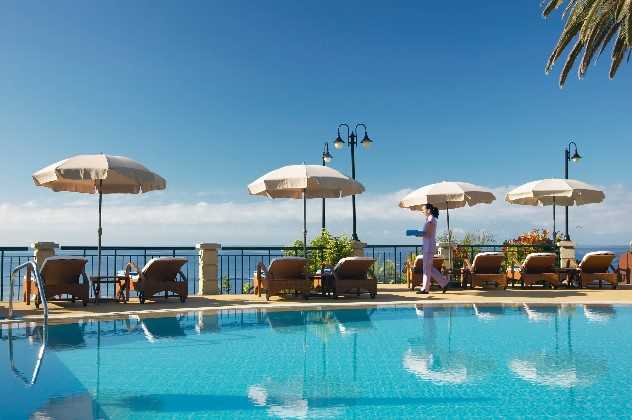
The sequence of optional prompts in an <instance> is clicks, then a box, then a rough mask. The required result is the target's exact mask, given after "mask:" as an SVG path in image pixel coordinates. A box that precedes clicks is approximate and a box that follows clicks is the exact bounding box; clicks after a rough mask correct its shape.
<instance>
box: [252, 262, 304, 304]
mask: <svg viewBox="0 0 632 420" xmlns="http://www.w3.org/2000/svg"><path fill="white" fill-rule="evenodd" d="M306 265H307V260H306V259H305V258H303V257H280V258H275V259H273V260H272V261H271V262H270V265H269V266H268V267H266V265H265V264H264V263H262V262H260V263H259V264H257V277H256V279H255V293H256V294H257V295H258V296H261V292H262V289H263V290H265V293H266V300H270V297H271V296H274V295H281V294H282V292H284V291H293V292H294V294H298V293H303V296H304V297H305V298H307V296H308V293H309V291H310V285H309V281H308V279H307V278H306V276H305V270H306Z"/></svg>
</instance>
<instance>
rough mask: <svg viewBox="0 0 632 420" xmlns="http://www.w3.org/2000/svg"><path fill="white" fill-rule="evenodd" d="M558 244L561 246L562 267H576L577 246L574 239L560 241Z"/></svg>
mask: <svg viewBox="0 0 632 420" xmlns="http://www.w3.org/2000/svg"><path fill="white" fill-rule="evenodd" d="M557 246H559V247H560V267H562V268H567V267H576V266H577V260H576V258H577V257H576V255H577V254H576V252H575V251H576V247H575V242H573V241H559V242H558V243H557Z"/></svg>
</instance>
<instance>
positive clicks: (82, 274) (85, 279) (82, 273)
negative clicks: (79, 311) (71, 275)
mask: <svg viewBox="0 0 632 420" xmlns="http://www.w3.org/2000/svg"><path fill="white" fill-rule="evenodd" d="M81 277H83V283H84V284H87V285H88V287H89V288H92V281H90V277H88V275H87V274H86V270H85V269H83V270H81Z"/></svg>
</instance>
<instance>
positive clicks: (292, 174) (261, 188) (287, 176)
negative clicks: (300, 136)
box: [248, 164, 364, 256]
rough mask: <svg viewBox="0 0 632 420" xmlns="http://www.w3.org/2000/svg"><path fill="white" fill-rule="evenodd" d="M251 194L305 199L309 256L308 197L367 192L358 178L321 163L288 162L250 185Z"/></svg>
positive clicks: (339, 195) (334, 196) (329, 196)
mask: <svg viewBox="0 0 632 420" xmlns="http://www.w3.org/2000/svg"><path fill="white" fill-rule="evenodd" d="M248 192H249V193H250V194H251V195H261V196H265V197H269V198H294V199H301V198H302V199H303V252H304V255H305V256H307V199H308V198H339V197H346V196H349V195H357V194H361V193H362V192H364V187H363V186H362V184H360V183H359V182H357V181H355V180H353V179H351V178H349V177H347V176H345V175H343V174H341V173H340V172H338V171H337V170H335V169H333V168H330V167H327V166H321V165H305V164H303V165H289V166H283V167H282V168H279V169H275V170H274V171H272V172H268V173H267V174H265V175H263V176H262V177H260V178H258V179H257V180H255V181H254V182H252V183H251V184H250V185H248Z"/></svg>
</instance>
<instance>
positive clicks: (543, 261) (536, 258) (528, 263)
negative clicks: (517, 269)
mask: <svg viewBox="0 0 632 420" xmlns="http://www.w3.org/2000/svg"><path fill="white" fill-rule="evenodd" d="M556 260H557V255H555V254H554V253H552V252H532V253H531V254H529V255H527V258H525V259H524V263H522V271H523V272H525V273H552V272H553V271H554V269H555V261H556Z"/></svg>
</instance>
